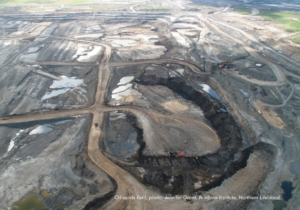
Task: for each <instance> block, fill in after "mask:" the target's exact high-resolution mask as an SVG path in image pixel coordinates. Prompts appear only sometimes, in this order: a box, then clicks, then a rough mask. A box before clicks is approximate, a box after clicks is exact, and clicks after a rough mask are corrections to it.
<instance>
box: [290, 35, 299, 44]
mask: <svg viewBox="0 0 300 210" xmlns="http://www.w3.org/2000/svg"><path fill="white" fill-rule="evenodd" d="M292 40H293V41H295V42H299V43H300V36H298V37H296V38H294V39H292Z"/></svg>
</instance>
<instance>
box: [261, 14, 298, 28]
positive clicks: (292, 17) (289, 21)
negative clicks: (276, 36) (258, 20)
mask: <svg viewBox="0 0 300 210" xmlns="http://www.w3.org/2000/svg"><path fill="white" fill-rule="evenodd" d="M258 15H259V16H261V17H263V18H265V19H268V20H272V21H274V22H277V23H281V24H283V26H284V29H285V30H286V31H287V32H292V33H293V32H298V31H300V21H299V20H300V13H296V12H283V11H270V10H260V12H259V14H258Z"/></svg>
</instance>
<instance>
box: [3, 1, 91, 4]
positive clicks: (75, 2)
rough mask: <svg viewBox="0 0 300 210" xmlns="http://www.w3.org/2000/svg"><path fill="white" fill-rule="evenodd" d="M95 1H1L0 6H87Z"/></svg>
mask: <svg viewBox="0 0 300 210" xmlns="http://www.w3.org/2000/svg"><path fill="white" fill-rule="evenodd" d="M92 2H95V0H0V5H26V4H38V5H46V4H86V3H92Z"/></svg>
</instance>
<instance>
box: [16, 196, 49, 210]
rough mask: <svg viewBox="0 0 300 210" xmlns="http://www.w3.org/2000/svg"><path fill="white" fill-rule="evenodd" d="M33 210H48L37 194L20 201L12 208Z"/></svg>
mask: <svg viewBox="0 0 300 210" xmlns="http://www.w3.org/2000/svg"><path fill="white" fill-rule="evenodd" d="M32 209H38V210H48V208H47V207H46V206H45V204H44V202H43V200H42V199H41V198H40V197H39V196H38V195H37V194H36V193H29V194H28V195H26V196H25V197H24V198H21V199H20V200H19V201H17V202H16V203H15V204H14V205H13V207H12V210H32Z"/></svg>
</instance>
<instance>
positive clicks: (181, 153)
mask: <svg viewBox="0 0 300 210" xmlns="http://www.w3.org/2000/svg"><path fill="white" fill-rule="evenodd" d="M184 156H185V154H184V152H179V153H178V155H177V157H184Z"/></svg>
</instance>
